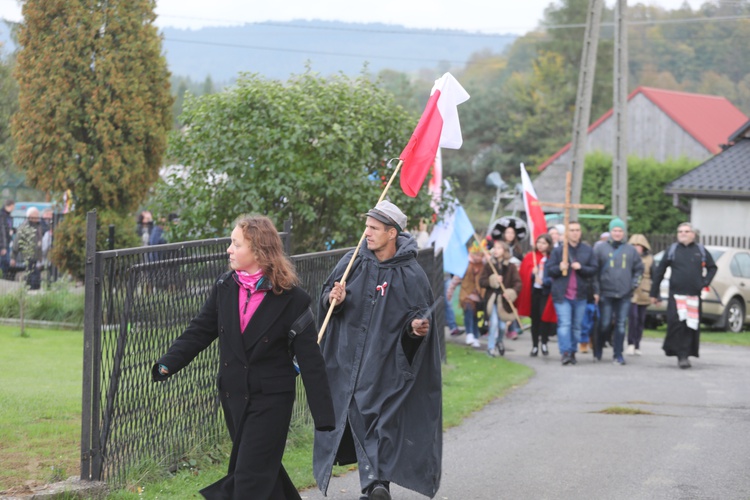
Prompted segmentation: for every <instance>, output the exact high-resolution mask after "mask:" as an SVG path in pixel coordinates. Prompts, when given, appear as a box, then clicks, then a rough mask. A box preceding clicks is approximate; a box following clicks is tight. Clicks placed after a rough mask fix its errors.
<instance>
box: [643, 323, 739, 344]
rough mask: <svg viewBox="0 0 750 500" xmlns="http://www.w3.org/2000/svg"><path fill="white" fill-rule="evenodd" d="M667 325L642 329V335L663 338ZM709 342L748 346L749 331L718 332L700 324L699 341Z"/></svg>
mask: <svg viewBox="0 0 750 500" xmlns="http://www.w3.org/2000/svg"><path fill="white" fill-rule="evenodd" d="M666 334H667V327H666V326H664V325H662V326H660V327H659V328H657V329H656V330H644V332H643V336H644V337H646V338H650V339H660V340H661V339H664V336H665V335H666ZM704 342H711V343H713V344H724V345H736V346H744V347H750V331H747V330H746V331H743V332H740V333H731V332H720V331H713V330H709V329H708V328H707V327H706V326H705V325H701V343H704Z"/></svg>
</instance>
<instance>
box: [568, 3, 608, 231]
mask: <svg viewBox="0 0 750 500" xmlns="http://www.w3.org/2000/svg"><path fill="white" fill-rule="evenodd" d="M603 4H604V0H589V9H588V14H587V15H586V31H585V34H584V40H583V51H582V54H581V71H580V73H579V75H578V90H577V93H576V111H575V117H574V118H573V140H572V141H571V152H572V155H573V160H572V162H571V165H570V172H571V173H572V174H573V185H572V192H571V202H572V203H573V204H580V203H581V189H582V188H583V162H584V159H585V157H586V139H587V138H588V129H589V120H590V118H591V97H592V95H593V91H594V73H595V72H596V49H597V46H598V45H599V27H600V25H601V19H602V5H603ZM571 217H572V219H577V218H578V209H577V208H574V209H573V211H572V213H571Z"/></svg>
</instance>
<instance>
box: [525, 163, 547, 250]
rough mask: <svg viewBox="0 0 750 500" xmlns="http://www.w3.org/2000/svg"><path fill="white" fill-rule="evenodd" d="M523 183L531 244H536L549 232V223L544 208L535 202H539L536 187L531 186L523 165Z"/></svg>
mask: <svg viewBox="0 0 750 500" xmlns="http://www.w3.org/2000/svg"><path fill="white" fill-rule="evenodd" d="M521 182H522V183H523V207H524V210H526V221H527V223H528V224H529V234H530V235H531V244H532V245H533V244H534V243H536V239H537V238H539V235H541V234H544V233H546V232H547V221H546V220H545V219H544V211H542V207H540V206H539V205H537V204H536V203H535V202H537V201H539V200H538V199H537V197H536V191H534V185H533V184H531V179H530V178H529V174H528V172H526V167H524V166H523V163H521Z"/></svg>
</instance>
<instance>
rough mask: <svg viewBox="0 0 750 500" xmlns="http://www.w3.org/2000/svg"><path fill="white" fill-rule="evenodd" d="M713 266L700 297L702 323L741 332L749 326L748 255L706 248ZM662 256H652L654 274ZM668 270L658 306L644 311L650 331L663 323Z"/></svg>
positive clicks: (749, 287) (749, 258)
mask: <svg viewBox="0 0 750 500" xmlns="http://www.w3.org/2000/svg"><path fill="white" fill-rule="evenodd" d="M706 250H707V251H708V252H710V253H711V257H713V259H714V262H716V267H717V268H718V269H717V271H716V276H714V279H713V281H711V284H710V285H709V286H707V287H706V288H704V289H703V292H702V293H701V303H702V305H701V322H702V323H705V324H706V325H709V326H711V327H713V328H717V329H723V330H727V331H730V332H741V331H742V329H743V327H744V325H750V251H749V250H746V249H744V248H732V247H715V246H706ZM663 257H664V252H663V251H662V252H659V253H657V254H656V255H654V270H656V268H657V267H658V265H659V262H661V259H662V258H663ZM671 270H672V269H671V268H668V269H667V272H666V273H665V275H664V279H663V280H662V282H661V284H660V294H661V302H660V303H659V304H657V305H650V306H648V309H646V315H647V321H648V324H649V326H650V327H653V326H655V325H658V324H660V323H662V322H664V320H665V316H666V310H667V298H668V294H669V276H670V272H671Z"/></svg>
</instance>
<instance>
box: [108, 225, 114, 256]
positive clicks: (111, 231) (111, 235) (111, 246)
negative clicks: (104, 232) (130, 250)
mask: <svg viewBox="0 0 750 500" xmlns="http://www.w3.org/2000/svg"><path fill="white" fill-rule="evenodd" d="M107 242H108V243H109V249H110V250H114V249H115V225H114V224H110V225H109V238H108V240H107Z"/></svg>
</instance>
